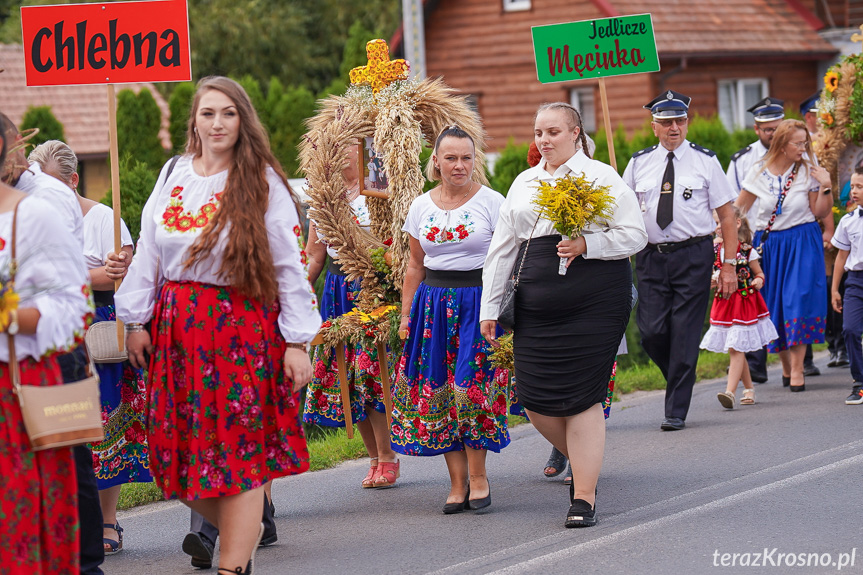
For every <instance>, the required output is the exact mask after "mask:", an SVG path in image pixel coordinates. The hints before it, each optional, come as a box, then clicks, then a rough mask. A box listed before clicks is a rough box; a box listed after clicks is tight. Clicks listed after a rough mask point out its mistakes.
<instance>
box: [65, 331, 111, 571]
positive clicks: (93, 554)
mask: <svg viewBox="0 0 863 575" xmlns="http://www.w3.org/2000/svg"><path fill="white" fill-rule="evenodd" d="M57 363H59V364H60V370H61V371H62V373H63V381H64V382H65V383H70V382H73V381H80V380H82V379H84V378H85V377H87V357H86V355H85V352H84V348H83V346H78V347H77V348H75V349H73V350H72V351H70V352H69V353H64V354H62V355H60V356H58V357H57ZM73 453H74V455H75V472H76V474H77V476H78V521H79V522H80V527H79V529H78V540H79V543H80V546H81V552H80V556H81V575H103V573H102V569H101V568H100V567H99V566H100V565H101V564H102V562H103V561H105V548H104V547H103V546H102V505H101V503H100V501H99V488H98V486H97V484H96V474H95V473H94V472H93V454H92V453H91V452H90V449H88V448H87V447H86V446H83V445H79V446H78V447H75V448H74V449H73Z"/></svg>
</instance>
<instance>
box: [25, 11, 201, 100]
mask: <svg viewBox="0 0 863 575" xmlns="http://www.w3.org/2000/svg"><path fill="white" fill-rule="evenodd" d="M21 28H22V31H23V33H24V57H25V59H26V73H27V85H28V86H61V85H70V84H125V83H129V82H184V81H189V80H191V79H192V63H191V51H190V48H189V16H188V8H187V5H186V0H154V1H150V2H103V3H96V4H66V5H61V6H23V7H21Z"/></svg>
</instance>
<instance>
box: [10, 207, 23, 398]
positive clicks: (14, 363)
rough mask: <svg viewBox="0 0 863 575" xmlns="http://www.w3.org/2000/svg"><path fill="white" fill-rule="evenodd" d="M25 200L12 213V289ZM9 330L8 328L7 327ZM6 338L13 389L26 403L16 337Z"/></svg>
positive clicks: (16, 269) (16, 266)
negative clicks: (20, 218) (20, 208)
mask: <svg viewBox="0 0 863 575" xmlns="http://www.w3.org/2000/svg"><path fill="white" fill-rule="evenodd" d="M22 199H23V198H19V199H18V201H17V202H15V208H14V210H13V211H12V247H11V255H12V259H11V261H10V262H9V283H10V284H12V288H13V289H14V287H15V274H16V273H17V272H18V206H19V205H21V200H22ZM7 329H8V327H7ZM6 338H7V341H8V342H9V343H8V349H9V372H10V375H11V376H12V377H11V379H12V387H13V390H14V391H15V395H17V396H18V401H19V402H20V403H23V402H24V397H23V395H22V394H21V393H20V390H21V372H20V370H19V368H18V355H17V354H16V353H15V336H14V335H12V334H11V333H9V332H8V331H7V332H6Z"/></svg>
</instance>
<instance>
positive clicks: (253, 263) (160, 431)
mask: <svg viewBox="0 0 863 575" xmlns="http://www.w3.org/2000/svg"><path fill="white" fill-rule="evenodd" d="M167 172H168V166H166V167H165V168H164V169H163V170H162V174H161V175H160V177H159V180H158V181H157V183H156V187H155V189H154V190H153V193H152V195H151V196H150V199H149V200H148V201H147V204H146V206H145V207H144V212H143V214H142V217H141V238H140V239H139V241H138V251H137V254H136V257H135V261H134V262H133V263H132V265H131V267H130V268H129V275H128V276H127V278H126V281H125V282H124V283H123V286H122V287H121V288H120V290H119V291H118V293H117V295H116V296H115V300H116V302H117V317H118V318H119V319H121V320H122V321H124V322H125V323H126V330H127V346H128V349H129V358H130V360H131V361H132V364H133V365H135V366H136V367H142V366H144V365H145V364H147V362H148V358H147V354H152V357H151V358H149V364H150V365H149V382H148V414H149V417H148V421H149V429H148V433H149V435H148V437H149V442H150V464H151V465H150V467H151V471H152V473H153V476H154V477H155V479H156V483H157V484H158V485H159V487H161V489H162V491H163V493H164V494H165V497H166V498H169V499H180V500H181V501H182V502H183V503H185V504H186V505H188V506H189V507H191V508H192V509H193V510H195V511H197V512H199V513H200V514H201V515H203V516H204V517H205V518H206V519H207V520H208V521H209V522H210V523H212V524H213V525H214V526H215V527H216V528H218V529H219V532H220V537H221V552H220V555H219V573H250V572H251V570H252V563H253V555H254V553H253V552H254V549H255V548H256V546H257V542H258V541H259V540H260V538H261V536H262V534H263V524H262V523H261V509H262V508H263V505H264V484H266V483H267V482H268V481H271V480H272V479H275V478H277V477H282V476H285V475H292V474H296V473H302V472H303V471H306V470H307V469H308V466H309V462H308V451H307V449H306V441H305V438H304V436H303V431H302V428H301V427H300V426H299V424H298V422H297V407H298V395H297V392H298V391H299V390H300V388H302V386H304V385H306V384H307V383H308V382H309V380H310V379H311V375H312V369H311V363H310V360H309V355H308V348H309V342H310V341H311V340H312V338H313V337H314V335H315V334H316V333H317V330H318V327H319V326H320V323H321V321H320V315H319V314H318V310H317V303H316V301H315V296H314V293H313V292H312V290H311V285H310V284H309V281H308V273H307V269H306V264H305V255H304V254H303V252H302V249H301V241H302V237H301V229H300V220H299V216H298V209H297V205H296V200H295V198H294V196H293V194H292V192H291V190H290V187H289V186H288V184H287V180H286V179H285V175H284V173H283V171H282V169H281V167H280V166H279V163H278V161H277V160H276V158H275V156H273V154H272V152H271V151H270V146H269V143H268V141H267V137H266V132H265V131H264V128H263V126H262V125H261V122H260V120H259V119H258V116H257V114H256V113H255V110H254V108H253V107H252V104H251V101H250V100H249V97H248V95H247V94H246V92H245V90H243V88H242V87H241V86H240V85H239V84H238V83H236V82H235V81H233V80H230V79H228V78H224V77H218V76H215V77H208V78H204V79H202V80H201V81H200V82H199V83H198V88H197V91H196V93H195V98H194V101H193V103H192V110H191V117H190V119H189V129H188V132H187V144H186V154H185V155H184V156H182V157H181V158H180V159H179V160H178V161H177V163H176V165H175V166H174V168H173V170H172V171H171V173H170V176H168V174H167ZM150 320H152V321H153V324H152V327H151V329H150V331H148V330H146V329H145V327H144V324H145V323H146V322H148V321H150Z"/></svg>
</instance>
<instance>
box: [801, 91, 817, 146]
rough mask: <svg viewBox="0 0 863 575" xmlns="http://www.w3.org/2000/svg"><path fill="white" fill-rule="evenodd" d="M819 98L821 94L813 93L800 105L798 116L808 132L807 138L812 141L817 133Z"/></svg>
mask: <svg viewBox="0 0 863 575" xmlns="http://www.w3.org/2000/svg"><path fill="white" fill-rule="evenodd" d="M820 98H821V92H815V93H814V94H812V95H811V96H809V97H808V98H806V99H805V100H803V102H801V104H800V115H801V116H803V121H804V122H805V123H806V129H807V130H809V136H810V137H811V138H813V139H814V138H815V134H817V133H818V100H819V99H820Z"/></svg>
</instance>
